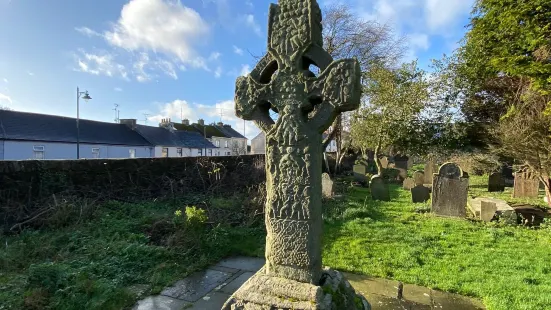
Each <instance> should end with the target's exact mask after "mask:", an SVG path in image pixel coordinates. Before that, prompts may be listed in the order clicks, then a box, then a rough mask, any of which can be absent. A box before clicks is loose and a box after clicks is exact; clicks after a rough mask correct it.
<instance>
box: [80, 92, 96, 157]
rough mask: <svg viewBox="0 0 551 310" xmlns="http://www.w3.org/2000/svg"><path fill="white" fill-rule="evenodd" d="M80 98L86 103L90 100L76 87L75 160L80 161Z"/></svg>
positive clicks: (85, 93)
mask: <svg viewBox="0 0 551 310" xmlns="http://www.w3.org/2000/svg"><path fill="white" fill-rule="evenodd" d="M80 96H82V99H84V101H86V102H88V100H90V99H92V97H90V95H89V94H88V91H83V92H81V91H80V90H79V89H78V86H77V159H80V127H79V120H80V104H79V101H80Z"/></svg>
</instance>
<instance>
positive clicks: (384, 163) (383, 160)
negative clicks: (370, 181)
mask: <svg viewBox="0 0 551 310" xmlns="http://www.w3.org/2000/svg"><path fill="white" fill-rule="evenodd" d="M379 161H380V162H381V167H382V168H383V169H386V168H388V157H386V156H383V157H381V158H379Z"/></svg>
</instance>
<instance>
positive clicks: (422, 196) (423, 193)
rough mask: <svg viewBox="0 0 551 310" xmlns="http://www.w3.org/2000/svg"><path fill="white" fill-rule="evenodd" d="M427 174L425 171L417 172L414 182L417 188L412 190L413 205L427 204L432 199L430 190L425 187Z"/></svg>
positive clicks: (414, 174) (414, 175)
mask: <svg viewBox="0 0 551 310" xmlns="http://www.w3.org/2000/svg"><path fill="white" fill-rule="evenodd" d="M424 178H425V174H424V172H423V171H415V173H413V180H414V182H415V186H414V187H413V188H412V189H411V201H412V202H413V203H421V202H427V201H428V200H429V199H430V189H429V188H428V187H426V186H424V185H423V183H424Z"/></svg>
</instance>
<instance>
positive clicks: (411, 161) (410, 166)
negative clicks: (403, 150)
mask: <svg viewBox="0 0 551 310" xmlns="http://www.w3.org/2000/svg"><path fill="white" fill-rule="evenodd" d="M412 167H413V158H412V157H408V162H407V169H408V170H409V169H411V168H412Z"/></svg>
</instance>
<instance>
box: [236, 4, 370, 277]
mask: <svg viewBox="0 0 551 310" xmlns="http://www.w3.org/2000/svg"><path fill="white" fill-rule="evenodd" d="M322 45H323V40H322V29H321V11H320V8H319V6H318V4H317V2H316V1H315V0H280V1H279V5H276V4H272V5H271V6H270V16H269V26H268V52H267V54H266V55H265V56H264V57H263V58H262V59H261V60H260V61H259V63H258V64H257V65H256V67H255V68H254V70H252V72H251V73H250V75H249V76H247V77H239V78H238V79H237V82H236V90H235V93H236V94H235V109H236V114H237V116H239V117H240V118H243V119H245V120H254V121H255V123H256V124H257V125H258V126H259V127H260V128H261V129H262V130H263V131H264V132H265V135H266V178H267V180H266V183H267V184H266V186H267V192H268V198H267V202H266V230H267V232H268V236H267V238H266V266H265V271H266V273H267V274H268V275H271V276H275V277H282V278H287V279H292V280H296V281H300V282H307V283H312V284H315V285H317V284H318V282H319V280H320V276H321V271H322V263H321V234H322V215H321V201H322V193H321V168H322V152H323V150H322V133H323V132H324V131H325V130H326V129H327V128H328V127H329V126H330V125H331V124H332V122H333V121H334V119H335V117H336V116H337V115H338V114H339V113H341V112H344V111H349V110H353V109H356V108H357V107H358V106H359V103H360V96H361V84H360V66H359V64H358V61H357V60H356V59H345V60H338V61H333V59H332V57H331V56H330V55H329V54H328V53H327V52H326V51H325V50H324V49H323V48H322ZM310 65H315V66H317V67H318V68H320V72H321V73H320V74H319V76H317V77H316V76H315V75H314V74H313V73H312V72H311V71H310V70H309V67H310ZM270 110H273V111H274V112H276V113H278V114H279V117H278V118H277V120H276V121H275V122H274V120H273V119H272V118H271V117H270V114H269V112H270Z"/></svg>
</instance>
